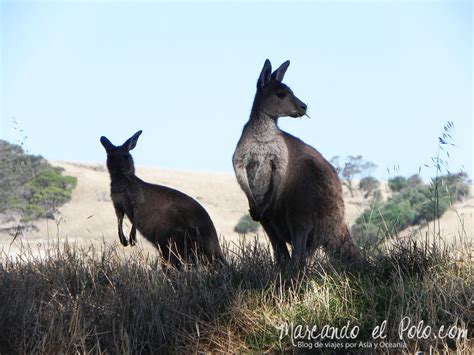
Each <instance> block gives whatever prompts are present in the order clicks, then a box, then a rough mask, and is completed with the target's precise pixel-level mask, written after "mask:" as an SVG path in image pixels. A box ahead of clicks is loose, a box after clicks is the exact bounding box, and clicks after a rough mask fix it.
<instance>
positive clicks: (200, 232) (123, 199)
mask: <svg viewBox="0 0 474 355" xmlns="http://www.w3.org/2000/svg"><path fill="white" fill-rule="evenodd" d="M141 133H142V131H138V132H137V133H135V134H134V135H133V136H132V137H131V138H129V139H128V140H127V141H125V143H124V144H122V145H121V146H118V147H117V146H115V145H113V144H112V143H111V142H110V141H109V140H108V139H107V138H106V137H104V136H102V137H101V138H100V142H101V143H102V145H103V146H104V148H105V151H106V152H107V168H108V170H109V174H110V180H111V183H110V188H111V198H112V202H113V204H114V208H115V213H116V215H117V220H118V235H119V239H120V242H121V243H122V245H124V246H127V245H128V241H127V238H126V237H125V235H124V233H123V228H122V223H123V218H124V215H126V216H127V217H128V219H129V220H130V222H131V223H132V228H131V231H130V245H132V246H133V245H135V242H136V231H137V229H138V231H139V232H140V233H141V234H142V235H143V236H144V237H145V238H146V239H147V240H148V241H150V242H151V243H153V245H155V247H157V248H158V249H159V250H161V253H162V255H163V258H164V259H165V260H166V261H167V262H169V263H171V264H172V265H174V266H175V267H177V268H179V267H180V266H181V261H180V258H181V259H182V260H185V261H193V262H195V261H196V257H199V256H200V254H201V253H203V254H204V255H205V256H206V257H207V259H208V260H209V261H211V262H213V261H220V262H224V255H223V254H222V251H221V248H220V246H219V241H218V238H217V233H216V229H215V227H214V224H213V223H212V221H211V218H210V217H209V215H208V214H207V212H206V210H205V209H204V208H203V207H202V206H201V205H200V204H199V203H198V202H197V201H196V200H194V199H193V198H191V197H189V196H188V195H186V194H184V193H182V192H180V191H177V190H174V189H171V188H169V187H166V186H161V185H154V184H149V183H147V182H144V181H142V180H140V179H139V178H138V177H137V176H136V175H135V167H134V163H133V158H132V156H131V154H130V150H132V149H133V148H135V146H136V145H137V140H138V137H139V136H140V134H141Z"/></svg>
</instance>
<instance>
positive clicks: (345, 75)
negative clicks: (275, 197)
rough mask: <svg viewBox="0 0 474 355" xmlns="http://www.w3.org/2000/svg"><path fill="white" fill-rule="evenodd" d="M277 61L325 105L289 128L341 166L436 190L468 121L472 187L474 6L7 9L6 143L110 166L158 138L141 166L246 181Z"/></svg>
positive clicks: (295, 84)
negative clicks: (255, 129)
mask: <svg viewBox="0 0 474 355" xmlns="http://www.w3.org/2000/svg"><path fill="white" fill-rule="evenodd" d="M266 58H269V59H270V60H271V61H272V64H273V66H274V67H277V66H278V65H280V64H281V63H282V62H283V61H285V60H286V59H290V60H291V65H290V68H289V69H288V71H287V74H286V77H285V80H284V81H285V83H287V84H288V85H289V86H290V87H291V88H292V89H293V91H294V92H295V94H296V95H297V96H298V97H299V98H300V99H301V100H303V101H304V102H307V103H308V105H309V114H310V116H311V119H307V118H305V119H293V118H281V119H280V127H281V128H282V129H284V130H286V131H288V132H290V133H292V134H294V135H296V136H298V137H300V138H302V139H303V140H304V141H306V142H307V143H309V144H311V145H312V146H314V147H315V148H317V149H318V150H319V151H320V152H321V153H322V154H323V155H325V156H326V157H327V158H328V159H330V158H331V157H332V156H335V155H339V156H342V157H344V156H347V155H358V154H360V155H362V156H363V157H364V158H365V159H368V160H370V161H372V162H374V163H376V164H377V165H378V169H377V171H376V172H375V173H376V175H377V176H378V177H385V178H386V177H389V176H393V175H395V174H397V173H400V174H403V175H409V174H412V173H416V172H417V171H418V169H419V168H420V167H421V168H422V170H421V173H422V175H423V176H424V177H425V178H428V177H430V176H432V175H434V171H433V169H432V168H426V167H424V164H430V162H431V157H433V156H435V155H436V153H437V145H438V143H437V137H438V136H440V134H441V132H442V128H443V125H444V124H445V123H446V122H447V121H453V122H454V126H455V130H454V132H453V136H454V141H455V144H456V147H451V148H450V149H449V153H450V159H449V167H450V169H451V170H452V171H456V170H459V169H460V168H463V169H464V170H466V171H467V172H468V173H469V174H470V176H471V177H472V173H473V145H472V137H473V123H472V121H473V116H472V4H471V2H470V1H438V2H431V1H420V2H412V1H410V2H408V1H370V2H369V1H345V2H332V1H331V2H330V1H314V2H294V1H287V2H269V1H259V2H250V1H246V2H233V3H223V2H219V1H213V2H203V1H195V2H118V1H95V2H94V1H89V2H59V1H56V2H45V1H37V2H31V1H2V2H1V78H0V81H1V96H0V97H1V103H0V105H1V120H0V138H1V139H6V140H8V141H11V142H18V141H21V140H22V137H23V135H27V136H28V138H27V139H26V140H25V147H26V148H27V149H28V151H29V152H31V153H34V154H41V155H43V156H45V157H46V158H48V159H53V160H69V161H83V162H103V161H104V160H105V153H104V151H103V148H102V146H101V145H100V143H99V137H100V136H101V135H106V136H107V137H109V138H110V140H111V141H112V142H114V143H117V144H118V143H122V142H123V141H124V140H125V139H126V138H128V137H129V136H131V135H132V134H133V133H134V132H136V131H137V130H139V129H142V130H143V131H144V133H143V134H142V136H141V137H140V140H139V143H138V145H137V148H136V149H135V151H134V158H135V162H136V164H137V165H142V166H156V167H164V168H174V169H181V170H204V171H232V164H231V156H232V153H233V151H234V149H235V145H236V143H237V141H238V139H239V137H240V134H241V131H242V127H243V125H244V124H245V122H246V121H247V119H248V116H249V112H250V108H251V104H252V100H253V96H254V94H255V85H256V81H257V78H258V75H259V73H260V70H261V67H262V65H263V62H264V60H265V59H266ZM13 118H15V120H16V122H18V124H17V125H16V124H14V123H13V121H14V119H13ZM18 128H19V129H22V130H23V132H19V131H18ZM387 169H389V170H390V173H388V172H387Z"/></svg>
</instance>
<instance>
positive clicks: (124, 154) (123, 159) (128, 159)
mask: <svg viewBox="0 0 474 355" xmlns="http://www.w3.org/2000/svg"><path fill="white" fill-rule="evenodd" d="M140 134H142V131H138V132H137V133H135V134H134V135H133V136H131V137H130V138H129V139H127V140H126V141H125V143H124V144H122V145H121V146H118V147H117V146H115V145H113V144H112V142H110V141H109V140H108V139H107V137H104V136H102V137H100V143H102V145H103V146H104V148H105V151H106V152H107V168H108V169H109V172H110V173H111V174H125V175H131V174H134V173H135V167H134V164H133V158H132V155H131V154H130V151H131V150H132V149H133V148H135V146H136V145H137V141H138V137H140Z"/></svg>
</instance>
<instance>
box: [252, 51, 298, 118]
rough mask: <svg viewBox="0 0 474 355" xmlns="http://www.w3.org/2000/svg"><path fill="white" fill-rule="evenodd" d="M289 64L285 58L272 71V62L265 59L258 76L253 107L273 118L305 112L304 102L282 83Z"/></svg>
mask: <svg viewBox="0 0 474 355" xmlns="http://www.w3.org/2000/svg"><path fill="white" fill-rule="evenodd" d="M289 66H290V61H289V60H287V61H286V62H284V63H283V64H282V65H280V67H279V68H278V69H277V70H275V71H274V72H273V73H272V64H271V63H270V61H269V60H268V59H267V60H266V61H265V64H264V65H263V69H262V72H261V73H260V77H259V78H258V82H257V94H256V95H255V106H256V107H255V108H256V109H257V110H258V111H260V112H263V113H265V114H266V115H268V116H270V117H272V118H274V119H276V118H278V117H282V116H291V117H301V116H304V115H305V114H306V109H307V106H306V104H305V103H304V102H302V101H301V100H300V99H298V98H297V97H296V96H295V94H293V91H291V89H290V88H289V87H288V86H286V85H285V84H283V83H282V80H283V77H284V76H285V72H286V70H287V69H288V67H289Z"/></svg>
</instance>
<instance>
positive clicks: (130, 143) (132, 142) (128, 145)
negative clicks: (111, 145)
mask: <svg viewBox="0 0 474 355" xmlns="http://www.w3.org/2000/svg"><path fill="white" fill-rule="evenodd" d="M140 134H142V131H138V132H137V133H135V134H134V135H133V136H131V137H130V138H129V139H127V140H126V141H125V143H124V144H122V147H123V148H125V149H126V150H132V149H133V148H135V147H136V145H137V141H138V137H140Z"/></svg>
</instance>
